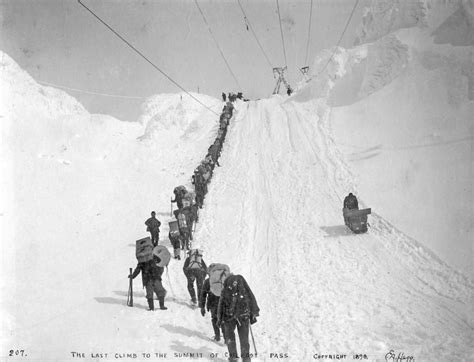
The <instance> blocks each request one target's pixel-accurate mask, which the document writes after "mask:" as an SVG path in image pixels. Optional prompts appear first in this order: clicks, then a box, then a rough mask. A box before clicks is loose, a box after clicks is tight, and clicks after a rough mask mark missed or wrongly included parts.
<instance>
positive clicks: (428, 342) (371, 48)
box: [0, 2, 474, 361]
mask: <svg viewBox="0 0 474 362" xmlns="http://www.w3.org/2000/svg"><path fill="white" fill-rule="evenodd" d="M396 3H397V4H403V2H396ZM442 4H446V8H449V9H453V11H454V10H455V6H454V5H453V4H455V2H443V3H442ZM463 4H464V3H463ZM426 9H428V8H426ZM466 9H467V8H466ZM428 10H430V11H424V14H425V16H426V18H424V19H422V20H423V24H428V27H427V28H426V29H423V28H419V29H418V28H416V29H412V28H407V26H405V25H403V24H405V23H404V22H403V21H399V20H396V21H395V20H394V21H393V24H396V27H395V28H396V32H395V33H390V34H388V35H387V36H386V37H385V34H383V36H380V37H379V36H376V37H375V38H374V42H373V43H370V44H361V45H359V46H358V47H356V48H354V49H351V50H344V49H338V51H337V53H336V56H335V58H334V59H335V61H333V62H331V63H330V64H329V65H328V67H327V70H325V71H324V72H323V73H322V74H321V75H320V76H319V77H318V78H317V79H313V80H312V81H311V82H310V83H309V84H308V85H306V86H305V87H304V88H302V89H300V90H299V91H298V92H297V94H295V95H294V96H293V97H291V98H289V99H287V98H281V97H278V96H277V97H273V98H271V99H269V100H263V101H259V102H250V103H241V102H237V104H236V108H237V109H236V112H235V113H234V118H233V119H232V120H231V124H230V128H229V131H228V134H227V138H226V143H225V144H224V149H223V154H222V157H221V159H220V160H219V162H220V164H221V165H222V166H221V167H220V168H216V170H215V174H214V176H213V179H212V182H211V184H210V185H209V194H208V195H207V197H206V201H205V207H204V209H202V211H201V213H200V223H199V224H198V225H197V233H196V236H195V245H196V246H198V247H200V248H202V249H204V253H205V254H204V259H205V261H206V262H207V263H208V264H209V263H212V262H224V263H228V264H229V265H230V267H231V269H232V271H233V272H234V273H241V274H243V275H244V276H245V277H246V279H247V280H248V282H249V284H250V286H251V287H252V289H253V291H254V292H255V295H256V298H257V300H258V302H259V305H260V308H261V316H260V317H259V322H258V323H257V324H256V325H255V326H254V327H253V331H254V334H255V338H256V342H257V348H258V351H259V359H260V360H269V353H271V352H273V353H288V354H289V356H290V358H289V360H292V361H301V360H311V359H312V356H313V355H314V354H317V353H321V354H336V353H341V354H348V355H349V358H351V356H350V355H351V354H352V353H367V354H368V355H369V357H370V359H371V360H375V359H379V360H383V356H384V355H385V354H386V353H387V352H388V351H389V350H390V349H393V350H395V351H397V352H404V353H405V355H413V356H414V357H415V360H419V361H420V360H421V361H424V360H426V361H432V360H469V359H472V358H474V356H473V354H472V325H473V320H472V315H473V313H472V312H473V311H472V305H473V301H472V296H473V288H474V286H473V282H472V279H469V278H467V277H466V276H464V275H463V274H462V273H459V272H458V271H456V269H454V268H452V267H450V266H448V265H447V264H446V263H445V262H444V261H442V260H440V258H438V257H437V256H435V254H434V253H432V252H431V251H429V249H428V248H425V247H424V246H423V245H425V244H428V243H427V242H423V241H424V240H422V239H421V238H420V239H419V238H415V239H416V240H415V239H412V238H410V237H408V236H406V235H405V234H404V233H402V232H401V231H400V230H405V229H406V225H404V224H403V220H400V219H399V217H400V215H404V213H402V212H400V210H407V209H408V210H409V212H410V213H409V216H410V217H411V219H416V220H417V221H418V222H419V224H421V223H422V222H423V220H424V219H423V217H424V216H425V215H426V214H428V212H429V211H427V210H434V212H437V209H436V208H434V209H433V208H429V207H426V204H425V202H426V200H427V199H426V197H424V198H422V200H420V199H418V198H417V197H419V196H418V195H420V194H423V193H422V192H420V188H421V186H420V185H421V184H418V182H419V181H412V183H411V184H410V183H408V186H411V185H412V184H416V186H417V187H418V188H413V187H408V186H407V185H404V184H403V185H402V186H405V187H401V190H403V191H405V190H406V195H401V194H400V192H396V193H395V194H394V195H390V192H387V190H384V188H383V187H381V185H388V186H386V187H387V188H388V189H389V190H391V189H392V188H393V187H394V186H393V185H392V184H387V180H390V177H392V176H393V177H394V178H396V177H406V178H407V179H410V177H412V178H413V173H412V172H405V171H404V170H405V169H404V168H403V166H404V162H402V161H403V160H400V159H397V155H396V153H395V152H393V153H390V152H391V150H392V149H393V150H395V148H397V147H399V148H400V147H402V148H403V150H404V152H409V150H417V151H416V152H418V150H420V149H422V150H423V151H424V152H425V149H424V147H420V146H423V145H424V144H425V143H424V142H425V141H431V140H438V141H439V143H440V144H443V147H447V148H448V151H449V152H446V151H445V150H444V151H443V152H444V153H435V154H430V155H427V154H423V155H422V156H421V161H420V160H419V159H413V160H414V161H413V163H412V167H413V168H415V169H417V170H419V173H416V174H415V175H417V176H418V175H423V177H428V181H427V180H426V179H425V180H424V182H423V183H422V184H423V185H424V186H425V188H426V185H432V184H434V182H433V181H432V182H431V183H430V182H429V181H430V180H436V181H438V180H439V181H440V182H441V183H443V184H446V183H447V182H448V181H449V182H452V183H455V184H456V188H459V189H460V188H462V187H465V186H463V185H460V184H459V183H458V182H459V181H463V182H466V178H465V176H463V175H464V174H463V173H460V172H461V170H463V171H462V172H465V171H464V170H469V163H468V162H469V160H472V157H471V158H469V156H466V155H467V154H466V153H465V150H464V148H462V149H458V147H460V146H459V144H462V146H461V147H466V145H465V143H463V142H464V141H463V139H462V138H461V139H460V138H457V137H459V136H460V135H462V134H466V132H471V133H472V126H470V125H469V124H467V126H466V123H465V121H466V119H467V116H468V115H469V114H471V113H472V112H471V108H470V107H471V105H472V102H471V101H472V97H471V96H470V93H469V91H468V92H466V89H468V90H469V89H472V87H470V86H469V84H470V83H469V82H470V80H469V79H466V75H465V74H470V73H469V69H470V68H469V59H468V58H467V56H468V55H469V52H470V48H468V47H466V46H462V47H453V46H452V44H450V42H449V41H448V43H449V44H448V43H446V41H447V40H446V39H448V38H449V36H447V35H446V34H448V33H449V32H447V31H446V30H443V32H441V31H439V32H437V33H436V36H437V38H436V37H435V38H433V39H439V42H444V45H434V44H439V43H436V42H435V41H434V40H433V41H431V40H430V41H428V42H427V39H431V37H432V34H433V31H434V30H435V29H436V26H439V25H440V24H446V23H445V22H444V20H445V19H446V14H445V12H443V11H439V7H432V8H431V9H428ZM395 13H396V12H394V14H395ZM401 13H402V14H405V13H408V14H411V12H401ZM468 14H470V13H469V12H468ZM400 24H401V25H403V26H399V25H400ZM423 24H422V25H423ZM432 24H438V25H436V26H435V27H433V26H432ZM423 26H425V25H423ZM395 28H391V29H390V32H393V30H395ZM461 30H462V29H461ZM441 33H442V34H444V35H443V36H441V35H440V34H441ZM374 34H375V33H374ZM441 39H443V40H441ZM448 40H449V39H448ZM371 41H372V40H371ZM330 54H331V52H325V53H324V54H322V55H321V57H320V58H319V59H318V60H317V62H316V66H315V67H314V68H315V70H316V71H317V70H318V67H317V66H318V64H324V63H325V62H327V60H328V57H329V55H330ZM325 57H326V58H325ZM2 59H3V63H2V64H7V66H3V67H2V68H1V72H0V80H1V82H2V83H1V87H0V89H1V90H2V97H1V99H2V107H1V112H0V114H1V115H2V122H1V134H2V143H1V155H0V161H1V163H2V166H4V169H5V170H7V172H2V176H1V177H2V178H1V185H0V186H1V187H0V188H1V190H2V194H1V195H2V203H1V204H2V210H1V211H0V213H1V217H0V220H1V228H2V229H1V235H2V243H1V255H2V263H1V268H2V270H1V272H2V275H4V276H8V277H6V278H2V280H1V283H2V284H1V296H2V297H1V314H2V327H1V328H2V329H1V356H2V358H6V355H7V351H8V350H9V349H12V348H24V349H26V350H27V353H28V354H29V358H30V359H31V358H36V359H38V360H71V359H73V355H72V353H71V352H72V351H74V352H78V353H84V356H85V358H84V359H86V360H95V359H98V357H94V356H95V355H94V353H101V354H103V355H105V354H106V353H107V359H135V360H137V359H138V360H141V359H145V358H146V357H144V356H142V355H141V353H151V354H152V356H154V353H161V354H166V357H162V358H161V359H162V360H191V359H193V358H190V357H193V356H191V355H190V354H191V353H192V354H194V357H202V358H203V359H209V357H210V354H211V353H218V354H219V355H218V357H217V358H214V360H225V358H224V353H225V351H226V348H225V346H224V345H218V344H216V343H213V342H211V341H210V340H209V337H210V336H211V334H212V328H211V324H210V318H209V315H206V318H202V317H201V315H200V314H199V312H198V311H197V310H193V309H192V308H190V306H189V296H188V293H187V290H186V280H185V277H184V275H183V273H182V270H181V268H182V261H181V262H178V261H175V260H172V261H171V263H170V265H169V270H168V272H167V273H166V274H165V275H164V278H163V279H164V286H165V288H166V289H167V290H168V296H167V298H166V305H167V306H168V308H169V309H168V311H165V312H162V311H156V312H154V313H149V312H147V311H146V310H145V309H146V302H145V298H144V293H143V290H142V288H141V282H140V278H137V279H135V282H134V289H135V306H134V308H127V307H126V306H125V302H126V297H127V287H128V280H127V275H128V268H129V267H133V266H135V264H136V260H135V255H134V252H135V248H134V241H135V240H136V239H137V238H139V237H142V236H145V235H146V234H147V233H146V232H145V226H144V225H143V222H144V220H145V219H146V218H147V217H148V215H149V212H150V211H151V210H153V209H154V210H156V211H157V214H158V218H159V219H160V220H161V221H162V222H163V227H162V232H161V239H162V240H163V239H165V241H164V243H165V245H168V246H169V243H168V242H167V240H166V235H167V233H168V228H167V222H168V221H169V220H171V218H170V216H169V211H170V210H169V204H168V203H169V199H168V198H169V197H170V196H171V195H172V189H173V187H175V186H176V185H178V184H185V185H187V186H189V176H190V175H191V174H192V170H193V169H194V168H195V166H197V164H198V162H199V161H200V160H201V159H202V157H203V156H204V155H205V152H206V150H207V147H208V146H209V144H210V143H211V142H212V140H213V138H214V136H215V132H216V129H217V123H218V117H217V116H215V115H213V114H212V113H210V112H208V111H207V110H204V109H203V108H202V107H199V106H197V105H196V104H194V103H193V102H191V101H190V99H188V98H187V96H186V95H160V96H156V97H153V98H151V99H150V100H149V101H148V102H147V103H146V104H145V105H144V115H143V116H142V118H141V122H140V123H139V124H130V123H124V122H120V121H118V120H116V119H113V118H111V117H108V116H102V115H90V114H88V113H87V112H86V111H85V110H84V109H83V107H82V106H80V104H78V103H77V102H76V101H75V100H74V99H72V98H71V97H69V96H67V95H66V94H65V93H63V92H60V91H56V90H51V89H48V88H44V87H40V86H38V85H37V84H36V83H35V82H34V80H32V79H31V78H28V77H29V76H27V75H26V74H25V73H24V72H23V71H22V70H21V69H19V68H18V67H17V66H16V65H15V64H14V62H13V61H11V60H10V59H9V58H8V57H7V56H6V55H2ZM5 59H6V60H5ZM413 59H414V61H413ZM453 74H454V76H453ZM351 77H352V78H351ZM467 78H469V77H467ZM344 84H345V86H342V85H344ZM438 84H441V85H442V86H438ZM420 85H421V90H422V92H420V91H419V89H420V88H418V87H420ZM466 94H467V95H466ZM195 96H197V97H200V98H199V99H201V100H202V101H203V102H205V103H207V104H209V105H210V106H212V107H213V109H215V111H216V112H219V111H220V109H219V108H220V107H221V103H220V102H218V101H217V100H213V99H211V98H208V97H205V96H201V95H195ZM417 97H419V99H417ZM381 115H384V116H385V117H381ZM400 115H401V116H400ZM437 116H439V117H438V118H436V117H437ZM453 119H454V120H455V121H456V127H452V123H451V124H448V122H447V120H451V121H452V120H453ZM351 120H353V122H350V121H351ZM400 120H401V121H403V122H401V121H400ZM418 122H419V123H418ZM430 122H434V125H435V127H432V126H431V125H432V124H433V123H430ZM420 125H421V126H420ZM419 126H420V127H419ZM426 128H429V129H430V132H433V134H431V135H430V134H426V133H424V132H425V130H426ZM342 129H343V130H344V132H341V130H342ZM387 135H388V136H387ZM348 136H349V137H348ZM376 136H378V137H380V140H379V139H377V138H376ZM408 136H409V138H408V140H409V141H410V143H407V139H406V137H408ZM344 137H348V138H349V139H345V138H344ZM451 137H453V138H451ZM463 137H465V136H463ZM373 140H377V142H378V143H375V145H373V144H372V143H370V142H372V141H373ZM420 141H422V142H423V143H420ZM458 141H459V142H458ZM354 142H355V143H354ZM344 144H345V145H346V147H348V149H349V151H348V149H346V148H344V147H343V146H344ZM379 144H380V145H381V146H380V147H379ZM354 145H355V146H357V147H360V149H359V148H356V150H360V152H354V149H353V148H352V147H353V146H354ZM430 145H431V143H430ZM368 146H372V147H368ZM381 150H382V151H381ZM351 156H353V157H355V158H357V159H355V160H351ZM415 156H416V153H414V152H412V153H410V157H415ZM429 157H432V158H431V160H432V161H433V163H435V162H436V161H437V160H438V162H439V160H441V161H442V163H443V165H444V167H445V169H447V170H448V171H449V172H448V171H445V172H444V174H447V175H449V174H450V175H453V174H454V175H456V177H455V178H453V179H446V178H444V174H442V173H439V172H435V171H436V170H437V169H436V168H434V167H428V166H427V164H426V163H425V160H426V159H430V158H429ZM444 157H446V158H444ZM404 159H405V160H406V159H407V156H406V154H405V155H404ZM452 159H455V160H457V161H458V162H450V160H452ZM374 160H377V162H373V161H374ZM466 160H468V161H466ZM355 162H359V163H357V164H356V163H355ZM362 162H364V164H362ZM387 164H388V165H390V166H391V169H385V168H383V167H382V166H384V165H387ZM355 166H356V167H355ZM458 168H459V169H458ZM471 170H472V169H471ZM400 175H401V176H400ZM363 177H366V179H364V178H363ZM463 177H464V178H463ZM414 178H415V179H417V177H414ZM395 181H396V180H395ZM370 182H372V183H370ZM377 182H379V184H377ZM395 185H398V183H397V182H395ZM459 185H460V186H459ZM468 185H469V184H468ZM348 190H353V191H354V190H357V191H358V192H357V193H358V195H359V196H361V204H362V206H370V207H372V208H373V211H374V213H373V214H372V215H371V216H370V217H369V220H370V223H371V228H370V229H369V232H368V233H367V234H364V235H353V234H351V233H349V232H348V230H347V228H346V227H345V226H344V225H343V220H342V215H341V206H342V198H343V197H344V196H345V195H346V194H347V192H348ZM374 190H375V191H374ZM423 190H424V189H422V191H423ZM437 191H439V189H437ZM453 199H454V201H453V202H456V205H457V206H456V207H458V206H459V205H462V207H463V208H464V204H463V203H462V200H460V199H458V198H457V196H456V197H453ZM444 200H448V199H443V204H444V203H446V204H448V203H447V202H445V201H444ZM467 200H469V199H468V198H467ZM428 201H429V202H431V200H430V199H428ZM433 202H434V201H433ZM446 207H447V208H451V207H452V206H450V205H449V204H448V205H446ZM379 215H382V216H383V217H382V216H379ZM413 215H415V216H413ZM443 215H444V214H443ZM463 215H466V213H462V212H460V213H458V214H456V220H455V221H456V225H458V224H457V223H458V222H459V220H460V219H459V218H460V217H462V216H463ZM429 216H430V218H439V217H440V216H437V215H434V216H433V215H432V214H429ZM387 220H389V221H390V222H389V221H387ZM430 225H431V227H433V223H431V224H430ZM436 225H437V226H438V225H441V226H443V223H437V224H436ZM469 225H470V224H468V226H469ZM440 230H442V229H438V228H437V229H436V230H435V231H436V232H440ZM410 234H412V233H410ZM412 235H413V234H412ZM463 240H464V239H463ZM467 240H469V239H467ZM433 249H434V248H433ZM17 346H18V347H17ZM127 354H130V356H131V357H132V358H127ZM134 354H135V355H136V356H137V358H133V355H134Z"/></svg>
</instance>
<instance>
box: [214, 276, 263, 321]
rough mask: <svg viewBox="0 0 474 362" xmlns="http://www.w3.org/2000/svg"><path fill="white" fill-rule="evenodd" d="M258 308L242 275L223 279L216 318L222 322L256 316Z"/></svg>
mask: <svg viewBox="0 0 474 362" xmlns="http://www.w3.org/2000/svg"><path fill="white" fill-rule="evenodd" d="M259 312H260V308H259V307H258V305H257V300H256V299H255V296H254V295H253V293H252V290H251V289H250V287H249V285H248V284H247V282H246V280H245V279H244V277H243V276H242V275H230V276H229V277H227V279H226V280H225V281H224V287H223V289H222V292H221V297H220V298H219V307H218V310H217V318H218V320H221V321H223V322H227V321H230V320H231V319H237V320H239V321H241V320H245V319H248V318H250V319H251V320H252V318H253V317H258V315H259Z"/></svg>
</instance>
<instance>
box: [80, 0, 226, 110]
mask: <svg viewBox="0 0 474 362" xmlns="http://www.w3.org/2000/svg"><path fill="white" fill-rule="evenodd" d="M77 2H78V3H79V4H81V5H82V6H83V7H84V8H85V9H86V10H87V11H88V12H89V13H91V14H92V16H94V17H95V18H96V19H97V20H99V21H100V22H101V23H102V24H103V25H105V26H106V27H107V28H108V29H109V30H110V31H111V32H112V33H114V34H115V35H116V36H117V37H118V38H119V39H120V40H122V41H123V42H124V43H125V44H127V45H128V46H129V47H130V48H132V49H133V50H134V51H135V52H136V53H137V54H138V55H140V56H141V57H142V58H143V59H145V60H146V61H147V62H148V63H149V64H150V65H151V66H152V67H153V68H155V69H156V70H157V71H159V72H160V73H161V74H163V75H164V76H165V77H166V78H168V80H169V81H170V82H171V83H173V84H174V85H175V86H177V87H178V88H179V89H181V90H182V91H183V92H184V93H186V94H187V95H188V96H190V97H191V98H192V99H194V100H195V101H196V102H198V103H199V104H200V105H202V106H203V107H204V108H206V109H208V110H209V111H211V112H212V113H214V114H215V115H217V116H218V115H219V114H218V113H216V112H215V111H213V110H212V109H211V108H210V107H209V106H207V105H205V104H204V103H202V102H201V101H200V100H199V99H197V98H196V97H194V96H193V95H192V94H191V93H189V92H188V91H187V90H186V89H184V88H183V87H182V86H181V85H179V84H178V83H177V82H176V81H175V80H173V79H172V78H171V77H170V76H169V75H168V74H166V73H165V72H163V71H162V70H161V69H160V68H158V66H156V65H155V64H154V63H153V62H152V61H151V60H149V59H148V58H147V57H146V56H145V55H144V54H143V53H142V52H140V51H139V50H138V49H137V48H135V47H134V46H133V45H132V44H130V43H129V42H128V41H127V40H126V39H125V38H124V37H123V36H121V35H120V34H119V33H117V32H116V31H115V30H114V29H113V28H112V27H111V26H110V25H109V24H107V23H106V22H105V21H104V20H102V19H101V18H100V17H99V16H98V15H96V14H95V13H94V12H93V11H92V10H91V9H89V8H88V7H87V6H86V5H84V4H83V3H82V2H81V0H77Z"/></svg>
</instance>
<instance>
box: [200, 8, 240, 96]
mask: <svg viewBox="0 0 474 362" xmlns="http://www.w3.org/2000/svg"><path fill="white" fill-rule="evenodd" d="M194 3H195V4H196V6H197V8H198V9H199V12H200V13H201V15H202V18H203V20H204V22H205V23H206V25H207V30H209V33H210V34H211V37H212V39H213V40H214V43H216V46H217V49H219V53H220V54H221V56H222V59H224V62H225V64H226V65H227V69H229V72H230V74H232V77H233V78H234V80H235V83H236V84H237V86H238V87H239V89H241V88H242V87H241V86H240V84H239V81H238V80H237V77H236V76H235V74H234V72H233V71H232V68H231V67H230V65H229V63H228V62H227V59H226V58H225V56H224V53H223V52H222V49H221V47H220V46H219V43H218V42H217V39H216V37H215V36H214V33H213V32H212V29H211V27H210V25H209V23H208V22H207V20H206V17H205V16H204V13H203V12H202V10H201V8H200V6H199V4H198V2H197V0H194Z"/></svg>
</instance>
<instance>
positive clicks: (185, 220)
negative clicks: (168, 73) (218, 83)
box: [127, 93, 259, 361]
mask: <svg viewBox="0 0 474 362" xmlns="http://www.w3.org/2000/svg"><path fill="white" fill-rule="evenodd" d="M239 95H240V97H238V95H237V96H236V97H229V98H230V101H228V102H226V104H225V105H224V108H223V110H222V114H221V116H220V120H219V130H218V134H217V137H216V139H215V141H214V143H213V144H212V145H211V146H210V147H209V149H208V152H207V154H206V157H205V158H204V160H203V161H202V162H201V163H200V165H199V166H198V167H197V168H196V169H195V171H194V174H193V176H192V184H193V185H194V192H193V191H188V190H187V189H186V188H185V187H184V186H177V187H176V188H175V189H174V190H173V193H174V195H175V198H174V200H171V211H172V214H174V216H175V218H176V220H175V221H170V222H169V227H170V228H169V234H168V237H169V240H170V242H171V245H172V246H173V251H174V258H175V259H177V260H181V257H180V254H181V253H180V250H186V251H187V258H186V260H185V261H184V264H183V272H184V275H185V277H186V281H187V289H188V292H189V295H190V297H191V303H192V305H194V306H195V305H196V304H197V303H199V307H200V310H201V314H202V316H203V317H204V316H205V314H206V310H207V311H209V312H210V313H211V323H212V328H213V330H214V337H213V338H212V339H213V340H214V341H216V342H219V341H220V340H221V331H222V335H223V337H224V341H225V344H226V345H227V348H228V357H229V360H230V361H237V359H238V357H239V356H238V353H237V346H236V339H235V329H237V333H238V334H239V340H240V351H241V354H240V357H241V358H242V361H250V357H251V354H250V344H249V338H248V337H249V330H250V332H251V327H250V325H251V324H254V323H256V321H257V317H258V316H259V307H258V305H257V302H256V299H255V296H254V294H253V293H252V290H251V289H250V287H249V285H248V284H247V282H246V280H245V279H244V277H243V276H241V275H234V274H232V273H231V272H230V269H229V267H228V266H227V265H226V264H219V263H213V264H211V265H209V267H207V265H206V263H205V262H204V260H203V258H202V256H203V253H202V250H199V249H191V240H193V225H195V222H197V221H198V211H199V209H200V208H202V206H203V204H204V198H205V196H206V194H207V191H208V188H207V185H208V184H209V182H210V181H211V178H212V174H213V171H214V167H215V165H217V166H220V164H219V162H218V160H219V157H220V155H221V152H222V145H223V143H224V140H225V137H226V134H227V127H228V126H229V121H230V119H231V117H232V115H233V110H234V106H233V104H232V102H233V101H235V99H237V98H239V99H241V93H239ZM173 203H176V204H177V206H178V209H177V210H174V211H173ZM145 225H146V226H147V231H148V232H150V237H146V238H143V239H140V240H137V242H136V257H137V260H138V264H137V266H136V268H135V270H134V271H133V272H132V273H131V274H130V275H129V276H128V277H129V278H130V287H129V300H128V301H127V304H128V305H130V306H133V288H132V284H131V280H133V279H134V278H135V277H137V276H138V274H140V273H141V274H142V283H143V287H144V288H145V289H146V298H147V302H148V307H149V309H148V310H150V311H153V310H154V300H153V294H156V295H157V297H158V301H159V304H160V309H161V310H166V309H167V307H165V305H164V299H165V296H166V293H167V292H166V289H165V288H164V287H163V284H162V275H163V272H164V267H165V266H166V267H167V266H168V264H169V262H170V259H171V254H170V252H169V251H168V249H167V248H166V247H165V246H164V245H158V241H159V233H160V226H161V222H160V221H159V220H158V219H157V218H156V213H155V212H154V211H152V212H151V217H150V218H149V219H147V220H146V221H145ZM206 276H208V277H207V278H206ZM194 284H196V289H197V295H196V289H195V288H194ZM252 338H253V335H252ZM254 343H255V342H254Z"/></svg>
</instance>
